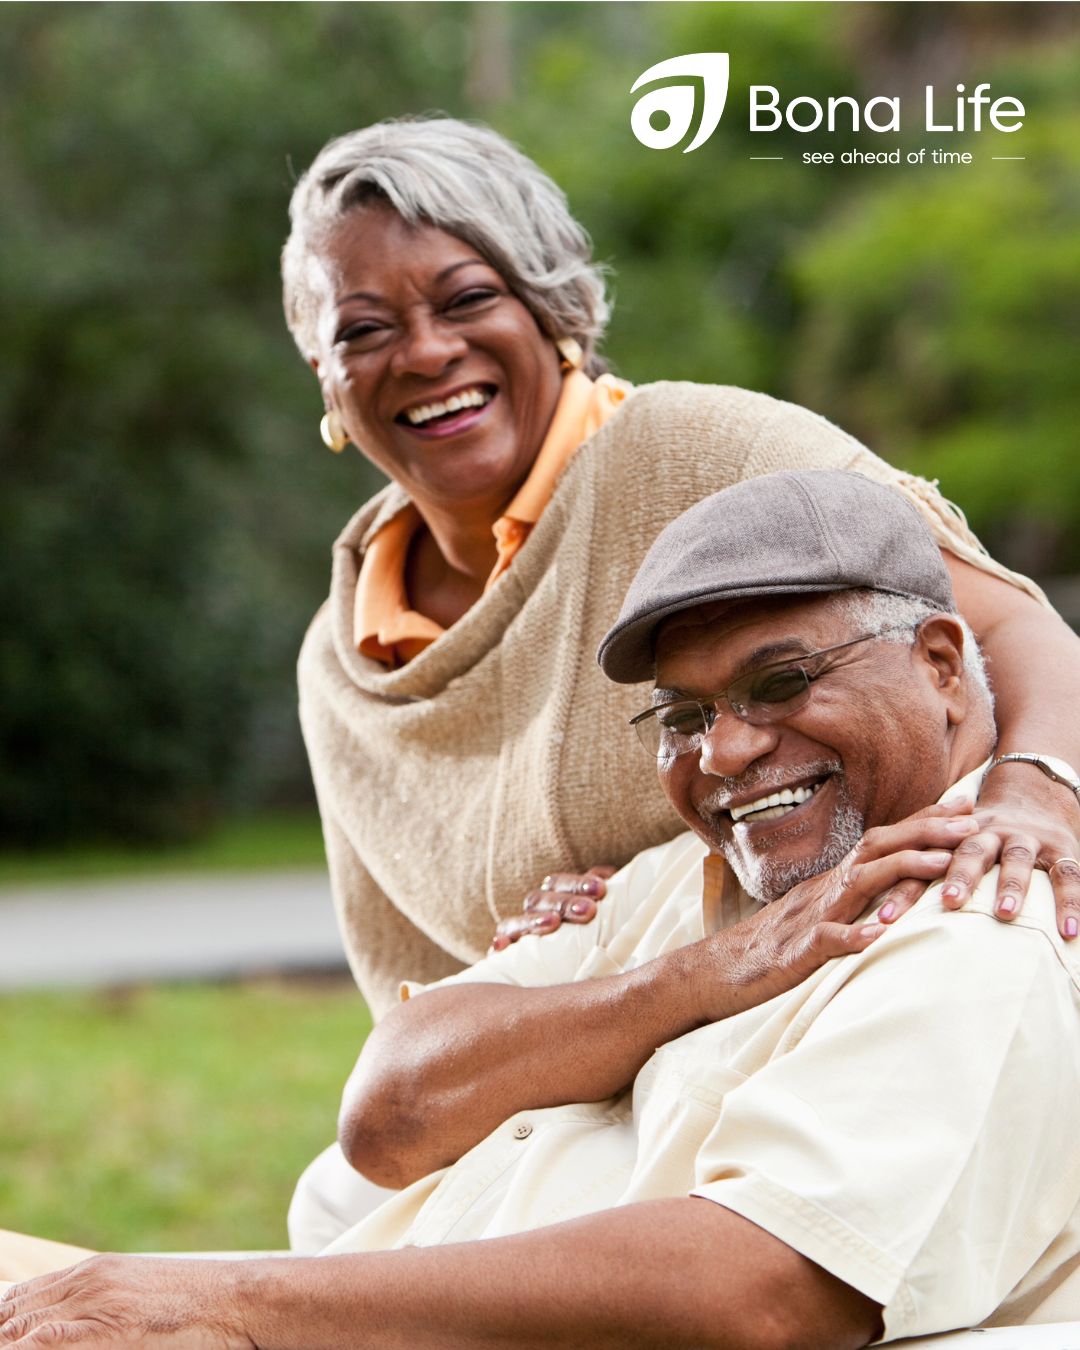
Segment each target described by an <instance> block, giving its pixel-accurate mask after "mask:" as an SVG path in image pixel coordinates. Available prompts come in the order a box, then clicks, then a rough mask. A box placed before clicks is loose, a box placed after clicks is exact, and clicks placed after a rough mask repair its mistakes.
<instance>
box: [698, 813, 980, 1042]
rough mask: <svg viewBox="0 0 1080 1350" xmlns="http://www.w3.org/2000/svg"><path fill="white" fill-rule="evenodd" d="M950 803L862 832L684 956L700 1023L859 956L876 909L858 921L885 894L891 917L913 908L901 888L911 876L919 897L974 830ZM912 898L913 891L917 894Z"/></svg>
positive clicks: (876, 928) (874, 934) (874, 932)
mask: <svg viewBox="0 0 1080 1350" xmlns="http://www.w3.org/2000/svg"><path fill="white" fill-rule="evenodd" d="M978 828H979V827H978V824H977V822H976V821H975V820H974V819H973V818H972V817H971V816H970V815H960V814H957V811H956V808H955V807H944V806H931V807H927V808H926V810H924V811H920V812H918V813H917V814H916V815H913V816H909V817H908V818H907V819H906V820H901V821H898V822H897V823H896V824H895V825H883V826H880V827H878V828H877V829H872V830H867V832H866V834H864V835H863V837H862V839H861V840H860V841H859V843H858V844H857V845H856V846H855V848H853V849H852V850H851V852H850V853H849V854H848V855H847V857H846V858H845V859H844V860H843V862H841V863H839V864H838V865H837V866H836V867H834V868H832V869H831V870H829V871H828V872H822V873H821V874H820V875H819V876H816V877H811V878H810V880H809V881H803V882H800V883H799V885H797V886H794V887H792V889H791V890H790V891H788V893H787V894H786V895H784V896H781V898H780V899H779V900H774V901H772V903H770V904H768V905H766V906H765V907H764V908H763V909H762V910H760V911H759V912H758V913H757V914H755V915H753V916H752V917H751V918H749V919H744V920H743V921H742V922H741V923H738V924H735V925H733V926H732V927H731V928H727V929H723V930H722V931H721V932H719V933H716V934H715V935H714V936H713V937H711V938H706V939H705V941H704V942H702V943H698V944H696V947H695V948H690V949H688V950H689V951H695V952H697V954H698V956H699V958H700V961H699V970H698V971H696V972H695V971H694V970H693V969H691V971H690V972H689V974H690V978H691V979H692V980H693V981H695V982H696V983H697V994H698V999H699V1001H700V1003H701V1007H702V1010H703V1013H704V1017H703V1020H704V1021H718V1020H719V1019H720V1018H722V1017H730V1016H732V1014H734V1013H737V1012H742V1011H743V1010H744V1009H746V1008H752V1007H756V1006H757V1004H759V1003H764V1002H765V1001H766V1000H767V999H770V998H775V997H776V995H777V994H781V993H783V992H784V991H785V990H788V989H792V988H794V987H795V985H797V984H800V983H801V982H802V981H803V980H805V979H806V978H807V976H808V975H811V974H813V972H814V971H815V970H817V968H818V967H819V966H821V965H824V963H825V962H826V961H829V960H831V959H832V958H833V957H834V956H850V955H851V954H852V953H853V952H861V951H864V950H865V949H866V948H867V947H868V946H869V945H870V944H871V943H872V942H873V941H874V940H875V939H876V938H878V937H880V936H881V934H882V933H883V932H884V931H885V929H884V927H883V925H882V923H881V922H880V918H881V916H880V912H879V914H877V915H875V916H874V917H873V918H872V919H871V920H870V921H868V922H865V923H861V922H858V920H859V919H860V916H861V915H862V914H863V913H864V912H865V911H866V909H867V908H868V907H869V906H870V905H871V904H873V903H874V901H875V900H877V899H879V898H880V897H881V896H882V895H883V894H885V893H886V892H889V893H890V898H889V900H888V901H887V903H888V904H889V905H890V906H891V909H890V912H889V920H890V921H894V920H895V919H896V918H897V917H898V916H899V914H900V913H902V912H903V909H907V908H910V906H911V904H912V903H914V901H913V900H912V899H910V898H909V896H910V894H911V892H910V890H906V889H902V887H901V883H907V882H908V881H910V880H912V879H914V880H915V882H916V885H917V888H918V891H917V894H921V893H922V891H923V890H924V889H925V887H926V885H927V884H928V883H929V882H932V881H935V880H937V879H938V878H939V877H941V876H943V875H944V873H945V871H946V869H947V868H948V867H949V864H950V863H951V862H952V860H953V852H952V850H953V849H954V848H956V846H957V845H958V844H959V843H960V841H962V840H963V839H965V838H967V837H969V836H971V835H973V834H974V833H975V832H976V831H977V830H978ZM916 898H917V895H916Z"/></svg>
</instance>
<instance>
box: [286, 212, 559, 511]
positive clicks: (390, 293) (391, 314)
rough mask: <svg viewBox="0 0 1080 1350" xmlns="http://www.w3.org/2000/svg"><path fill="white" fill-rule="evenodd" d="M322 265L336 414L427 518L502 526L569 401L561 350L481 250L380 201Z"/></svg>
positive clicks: (350, 225)
mask: <svg viewBox="0 0 1080 1350" xmlns="http://www.w3.org/2000/svg"><path fill="white" fill-rule="evenodd" d="M316 258H317V262H318V264H319V267H318V272H319V273H320V274H321V275H320V276H319V279H318V283H317V284H318V285H319V290H320V306H319V322H318V333H319V338H318V346H319V355H318V357H317V359H315V360H313V362H312V365H313V366H314V368H315V372H316V374H317V375H318V377H319V383H320V385H321V387H322V391H323V398H324V400H325V402H326V404H327V407H328V408H334V409H336V410H337V412H338V413H339V414H340V416H341V418H342V420H343V422H344V424H345V427H346V430H347V431H348V433H349V437H350V439H351V440H352V441H354V442H355V443H356V445H358V446H359V447H360V448H361V450H362V451H363V453H364V454H365V455H366V456H367V457H368V459H370V460H371V462H372V463H373V464H375V465H376V466H377V467H378V468H380V469H381V470H382V471H383V472H384V473H386V474H388V475H389V476H390V477H391V478H393V479H394V480H395V481H397V482H398V483H399V484H401V486H402V487H404V488H405V490H406V491H407V492H408V493H409V495H410V496H411V497H412V498H413V500H414V501H416V503H417V505H418V506H420V508H421V509H423V507H424V506H425V505H431V506H436V507H441V508H443V509H447V508H451V509H453V508H463V509H470V510H482V511H486V512H488V513H489V514H490V516H491V519H492V520H494V519H495V518H496V517H497V516H499V515H500V514H501V513H502V510H503V508H504V507H505V506H506V505H507V503H508V502H509V501H510V500H511V498H512V497H513V495H514V493H515V492H516V491H517V489H518V487H519V486H520V485H521V483H522V482H523V481H524V479H525V477H526V476H527V475H528V472H529V469H530V468H531V467H532V463H533V460H534V459H535V458H536V454H537V452H538V450H539V449H540V445H541V442H542V441H543V438H544V433H545V432H546V430H547V428H548V425H549V423H550V421H551V418H552V415H553V413H554V411H555V405H556V403H557V402H558V398H559V392H560V388H561V375H560V371H559V357H558V354H557V352H556V350H555V346H554V344H553V342H552V341H551V340H550V339H549V338H547V337H546V336H545V335H544V334H543V333H542V332H541V330H540V328H539V325H538V324H537V322H536V320H535V319H534V318H533V316H532V313H531V312H530V311H529V310H528V309H527V308H526V306H525V305H524V304H523V303H522V302H521V301H520V300H519V299H518V298H517V297H516V296H515V295H514V294H513V293H512V292H511V291H510V288H509V287H508V286H507V284H506V282H505V281H504V280H503V278H502V276H501V275H500V274H499V273H498V272H497V271H496V270H495V268H493V267H492V266H491V265H490V264H489V263H488V262H486V261H485V260H484V259H483V258H482V257H481V256H480V255H479V254H478V253H477V251H476V250H475V249H474V248H473V247H472V246H471V245H469V244H466V243H464V242H463V241H462V240H460V239H458V238H456V237H455V236H454V235H451V234H447V233H446V232H445V231H443V230H440V229H436V228H435V227H434V226H432V225H419V226H411V225H408V224H407V223H406V222H405V221H404V220H403V219H402V218H401V216H399V215H398V214H397V212H396V211H394V210H393V209H392V208H391V207H389V206H387V205H384V204H382V203H375V204H373V205H370V206H365V207H361V208H358V209H357V210H355V211H353V212H351V213H350V214H349V215H348V216H347V217H345V219H344V220H342V222H341V223H340V224H339V225H337V226H336V228H335V229H334V230H333V231H332V232H331V233H330V234H329V236H328V237H327V238H326V239H325V240H324V241H323V242H322V243H321V245H320V247H319V248H318V250H317V253H316Z"/></svg>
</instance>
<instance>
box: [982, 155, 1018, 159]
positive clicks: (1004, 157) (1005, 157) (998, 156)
mask: <svg viewBox="0 0 1080 1350" xmlns="http://www.w3.org/2000/svg"><path fill="white" fill-rule="evenodd" d="M990 158H991V159H1027V155H991V156H990Z"/></svg>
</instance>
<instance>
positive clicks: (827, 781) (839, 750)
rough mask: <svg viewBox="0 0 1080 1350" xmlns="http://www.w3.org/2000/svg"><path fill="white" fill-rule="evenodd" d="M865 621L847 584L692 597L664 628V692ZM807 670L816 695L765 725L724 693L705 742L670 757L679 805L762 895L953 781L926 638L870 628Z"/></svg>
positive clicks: (727, 676) (671, 793)
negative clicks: (878, 636) (811, 591)
mask: <svg viewBox="0 0 1080 1350" xmlns="http://www.w3.org/2000/svg"><path fill="white" fill-rule="evenodd" d="M863 631H865V630H860V629H858V628H857V627H855V626H853V622H852V620H851V618H850V617H849V616H848V613H847V610H846V607H845V606H844V605H843V603H842V602H840V603H838V599H837V597H836V596H835V595H828V596H815V597H812V598H810V599H805V600H804V599H799V600H796V601H792V600H791V599H790V597H787V596H783V597H776V598H773V599H764V600H748V601H740V602H736V603H733V604H730V605H724V604H719V605H713V606H708V607H702V608H699V609H695V610H687V611H684V612H682V613H680V614H678V615H676V616H674V617H673V618H671V619H669V620H668V621H667V622H666V623H665V624H664V625H663V626H662V627H661V629H660V632H659V635H658V637H657V643H656V684H657V698H658V699H664V698H667V697H674V696H677V695H684V696H689V697H692V698H693V697H698V698H705V697H706V696H708V695H710V694H713V693H715V691H716V690H718V689H724V688H726V687H727V686H729V685H730V684H731V682H732V681H733V680H736V679H738V678H739V677H740V676H742V675H745V674H746V673H748V672H750V671H753V670H755V669H756V668H758V667H760V666H763V665H771V664H773V663H775V662H777V661H784V660H786V659H787V658H788V657H790V658H791V659H792V660H798V658H799V657H800V656H803V655H806V654H808V653H811V652H816V651H820V650H821V649H823V648H826V647H832V646H834V645H835V644H837V643H843V642H846V641H848V640H850V639H852V638H857V637H859V636H861V633H862V632H863ZM807 670H808V671H809V672H810V673H811V675H812V676H814V677H815V678H814V681H813V683H812V684H811V686H810V696H809V698H808V699H807V701H806V702H805V703H804V704H803V705H802V706H801V707H800V708H798V709H797V710H796V711H794V712H792V713H790V714H789V715H787V716H786V717H784V719H783V720H781V721H777V722H772V723H770V724H768V725H764V726H753V725H751V724H750V723H748V722H746V721H744V720H742V719H740V718H739V717H737V716H736V715H735V713H734V712H733V711H732V710H731V708H730V706H729V705H728V703H726V702H724V701H723V700H721V701H720V702H719V703H718V704H717V705H716V709H717V712H716V721H715V723H714V725H713V727H712V730H711V731H710V732H709V733H708V734H707V735H706V736H705V737H704V739H703V741H702V743H701V748H700V750H698V751H691V752H689V753H687V754H681V755H678V756H675V757H670V758H662V759H661V760H660V761H659V765H658V767H659V772H660V781H661V783H662V785H663V787H664V790H665V792H666V793H667V795H668V797H669V799H670V800H671V802H672V805H673V806H674V807H675V809H676V810H677V811H678V812H679V814H680V815H681V816H682V818H683V819H684V820H685V821H686V822H687V824H688V825H689V826H690V828H691V829H693V830H694V831H695V833H697V834H698V835H700V836H701V838H702V839H704V840H705V841H706V843H708V844H709V846H710V847H711V848H712V849H713V850H714V851H717V852H720V853H722V854H723V855H724V857H725V858H726V859H727V860H728V862H729V863H730V864H731V866H732V867H733V869H734V870H735V873H736V875H737V876H738V878H739V880H740V882H741V883H742V885H743V887H744V889H746V890H747V892H748V893H749V894H751V895H754V896H756V897H757V898H759V899H762V900H773V899H776V898H778V897H779V896H781V895H783V894H784V893H785V892H787V891H788V890H790V889H791V887H792V886H793V885H795V884H796V883H797V882H799V881H803V880H805V879H806V878H808V877H811V876H816V875H817V874H818V873H819V872H822V871H825V870H826V869H827V868H829V867H833V866H835V865H836V864H837V863H838V862H839V861H840V860H841V859H842V858H843V856H844V855H845V854H846V853H847V852H848V851H849V850H850V849H851V848H852V847H853V846H854V845H855V844H856V843H857V842H858V840H859V838H860V837H861V835H862V834H863V832H864V831H865V830H866V829H868V828H870V827H871V826H874V825H883V824H887V823H889V822H892V821H896V820H900V819H902V818H903V817H904V816H907V815H910V814H911V812H913V811H916V810H919V809H921V808H922V807H924V806H926V805H928V804H929V803H930V802H932V801H934V800H935V799H936V797H937V796H938V795H939V794H940V793H941V792H942V791H943V790H944V789H945V787H946V786H947V785H948V783H949V781H950V780H949V776H948V755H947V749H946V746H947V741H948V736H947V723H948V718H947V708H946V705H945V703H944V702H943V700H942V698H941V696H940V693H939V691H938V690H937V689H936V687H935V680H934V671H933V665H932V663H930V662H928V661H927V660H925V659H924V656H923V654H922V652H921V650H920V645H919V644H918V643H916V645H915V646H914V647H909V646H906V645H904V644H903V643H897V642H888V641H883V640H874V641H868V642H863V643H859V644H858V645H854V646H851V647H848V648H846V649H844V650H841V651H838V652H835V653H831V654H830V655H829V656H827V657H823V658H819V659H817V660H815V661H812V662H810V663H808V665H807Z"/></svg>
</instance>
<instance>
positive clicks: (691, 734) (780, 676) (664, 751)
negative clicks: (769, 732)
mask: <svg viewBox="0 0 1080 1350" xmlns="http://www.w3.org/2000/svg"><path fill="white" fill-rule="evenodd" d="M910 627H911V625H910V624H901V625H894V626H893V627H892V628H883V629H881V630H880V632H877V633H864V634H863V636H862V637H857V638H849V639H848V641H847V642H838V643H836V644H835V646H832V647H822V648H821V650H820V651H816V652H808V653H807V654H806V655H805V656H799V657H794V658H789V659H788V660H786V661H773V662H770V663H769V664H768V665H766V666H759V667H758V668H757V670H751V671H748V672H747V673H746V674H745V675H740V676H739V678H738V679H737V680H733V681H732V683H731V684H729V685H728V687H727V688H726V689H721V690H720V692H719V693H717V694H709V695H708V697H706V698H703V699H696V698H677V699H672V700H671V702H669V703H658V704H657V705H656V706H655V707H654V708H648V709H646V711H645V712H642V713H638V715H637V716H636V717H631V719H630V725H631V726H632V727H633V728H634V730H635V732H636V733H637V738H638V740H639V741H640V742H641V744H642V745H643V746H644V747H645V749H646V750H647V751H648V752H649V754H650V755H652V756H653V757H654V758H656V759H672V758H674V757H675V756H677V755H687V754H690V752H691V751H694V750H697V749H699V748H700V746H701V742H702V740H703V738H704V737H705V736H707V735H708V733H709V732H710V731H711V730H712V728H713V724H714V723H715V722H716V705H717V704H718V703H720V702H721V701H723V702H725V703H727V704H728V706H729V707H730V708H731V711H732V712H733V713H734V714H735V716H736V717H740V718H741V719H742V720H743V721H744V722H749V723H750V725H751V726H754V727H760V726H767V725H768V724H769V723H770V722H781V721H783V719H784V718H785V717H790V716H791V714H792V713H795V712H798V711H799V709H800V708H802V707H805V705H806V704H807V703H808V702H809V701H810V689H811V686H812V685H813V683H814V681H815V680H819V679H821V677H822V675H825V674H826V673H827V672H828V671H829V670H830V669H831V663H829V662H824V663H823V662H822V661H821V658H822V657H824V656H829V655H830V654H831V653H832V652H839V651H843V650H844V649H845V648H847V647H854V646H857V645H858V643H860V642H873V641H875V639H877V638H882V637H885V636H886V634H888V633H896V632H899V631H901V629H908V628H910ZM815 664H816V665H817V668H816V669H814V666H815Z"/></svg>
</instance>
